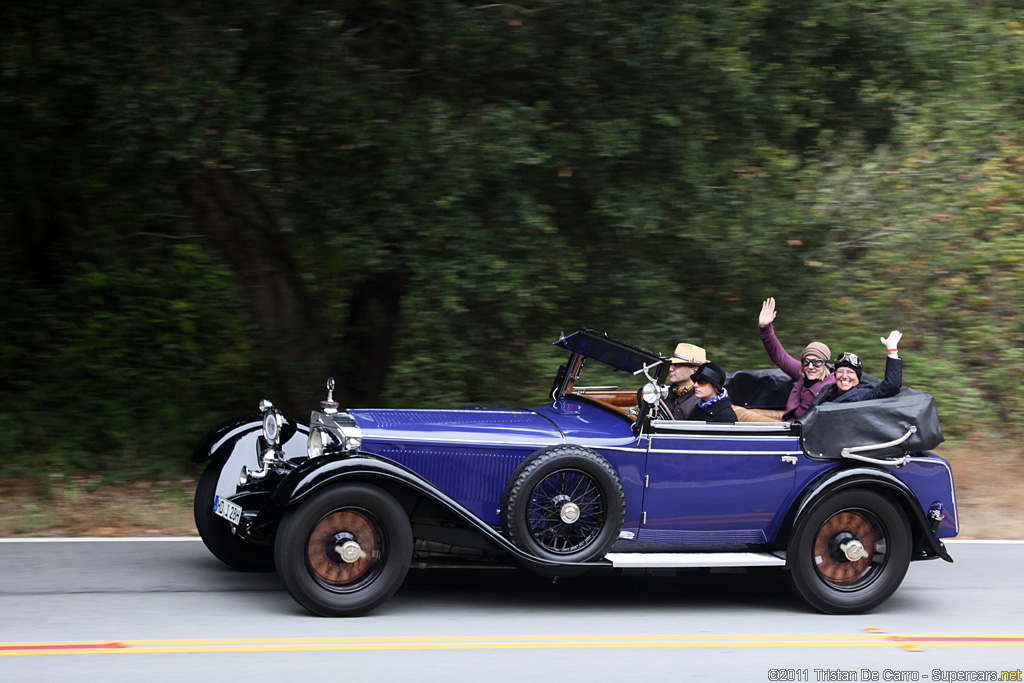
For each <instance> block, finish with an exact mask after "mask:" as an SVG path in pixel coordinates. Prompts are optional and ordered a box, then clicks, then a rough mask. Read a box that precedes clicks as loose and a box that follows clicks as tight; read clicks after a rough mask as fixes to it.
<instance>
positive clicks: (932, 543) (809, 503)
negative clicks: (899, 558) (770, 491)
mask: <svg viewBox="0 0 1024 683" xmlns="http://www.w3.org/2000/svg"><path fill="white" fill-rule="evenodd" d="M851 488H868V489H873V490H876V491H877V490H880V491H882V492H884V493H886V494H887V495H889V497H890V498H892V499H893V501H894V502H895V503H896V504H898V505H899V506H900V508H902V509H903V511H904V512H905V513H906V514H907V519H908V520H909V521H910V526H911V530H912V532H913V536H914V554H913V556H912V557H911V559H914V560H925V559H932V558H935V557H940V558H942V559H943V560H945V561H946V562H952V561H953V558H952V557H950V556H949V552H948V551H947V550H946V546H945V545H943V543H942V541H940V540H939V539H937V538H935V534H934V533H933V532H932V530H931V525H930V524H929V522H928V518H927V517H926V516H925V513H924V510H922V509H921V504H920V503H919V502H918V500H917V497H916V496H914V493H913V492H912V491H911V490H910V488H909V487H908V486H907V485H906V484H904V483H903V482H902V481H900V479H899V478H898V477H896V476H895V475H893V474H892V473H890V472H887V471H885V470H880V469H875V468H873V467H851V468H848V469H842V470H830V471H828V472H826V473H824V474H823V475H822V476H821V477H820V478H819V479H817V480H816V481H813V482H812V483H811V484H810V485H808V486H807V488H806V489H805V490H804V494H803V495H802V496H801V497H800V499H799V500H798V501H797V502H796V504H795V505H793V507H792V508H791V509H790V512H789V514H788V515H787V516H786V526H787V527H788V528H789V529H790V537H792V534H793V532H795V530H796V529H797V528H798V527H799V525H800V524H801V523H803V520H804V519H805V518H806V516H807V513H808V512H809V511H810V510H811V508H812V507H814V505H815V504H817V503H818V502H819V501H820V500H823V499H824V498H825V497H827V496H830V495H832V494H834V493H837V492H839V491H845V490H847V489H851Z"/></svg>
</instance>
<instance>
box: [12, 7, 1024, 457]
mask: <svg viewBox="0 0 1024 683" xmlns="http://www.w3.org/2000/svg"><path fill="white" fill-rule="evenodd" d="M1022 41H1024V26H1022V25H1021V23H1020V21H1019V18H1018V17H1017V10H1016V8H1015V7H1014V3H1009V2H1006V3H1004V2H983V3H974V4H972V5H971V6H970V7H965V6H963V5H962V4H960V3H955V2H951V1H948V0H940V1H939V2H924V0H909V1H908V2H902V3H895V4H888V5H879V4H878V3H874V2H867V1H866V0H829V1H827V2H826V1H824V0H821V1H818V0H812V1H811V2H806V3H800V4H794V3H786V2H780V1H778V0H757V1H753V0H751V1H749V2H738V3H711V4H708V3H695V2H684V1H671V2H666V1H665V0H658V1H657V2H655V1H653V0H651V1H640V2H630V3H621V2H613V1H611V0H596V1H595V0H591V1H589V2H583V1H582V0H564V1H562V2H548V1H537V2H527V3H525V4H519V5H503V4H474V3H465V2H458V1H454V0H440V1H439V2H431V3H417V2H404V1H400V2H395V1H390V0H388V1H385V0H376V1H370V2H331V3H324V2H313V3H306V4H304V5H303V6H302V7H301V8H296V7H295V6H293V5H292V4H287V5H286V4H284V3H281V2H278V1H276V0H253V2H250V3H247V4H246V5H244V6H241V5H239V6H237V7H234V6H225V7H211V6H209V5H208V4H202V5H200V4H198V3H192V2H167V1H158V2H151V3H146V4H145V5H144V6H127V7H124V6H120V5H116V6H115V5H113V4H111V3H107V2H100V1H98V0H96V1H90V0H86V1H85V2H77V3H69V2H54V3H50V4H49V5H48V6H47V7H46V8H45V10H44V9H38V8H34V7H33V8H29V7H27V6H25V7H22V6H20V5H17V4H16V5H14V6H12V7H5V8H4V9H3V10H0V119H2V120H3V121H4V124H5V125H4V126H3V128H2V130H0V149H2V150H3V152H4V158H5V161H6V163H5V165H4V168H3V169H2V170H0V181H2V182H0V295H2V296H3V297H4V299H5V306H4V308H3V310H2V312H0V323H2V325H3V330H4V332H5V333H4V334H3V335H0V354H2V357H3V358H4V359H5V362H6V365H7V366H8V367H9V368H10V369H11V371H10V373H9V376H7V377H5V379H6V381H5V383H4V385H3V386H2V387H0V420H3V422H2V424H0V427H3V429H0V447H5V452H9V453H13V454H14V457H15V459H21V460H23V461H29V462H31V461H33V460H35V459H39V458H45V459H46V460H47V461H48V462H49V463H51V464H53V465H58V466H74V467H79V468H99V469H103V468H109V467H115V466H117V464H118V463H119V462H121V461H123V459H124V458H125V456H127V457H129V458H132V459H133V460H139V459H141V460H142V461H152V462H161V461H166V460H173V461H175V462H180V461H182V460H184V458H185V456H186V454H187V453H188V451H189V447H190V445H191V444H192V443H194V441H195V440H196V439H197V438H198V437H199V435H200V434H201V433H202V431H203V430H204V429H205V427H207V426H209V425H211V424H214V423H216V422H217V421H218V417H220V416H223V415H225V414H230V413H233V412H248V410H250V409H251V404H252V403H253V401H255V400H256V399H257V398H259V396H260V395H261V394H263V393H264V392H265V391H266V390H267V389H268V387H269V383H270V382H269V379H268V373H267V371H266V369H267V368H268V367H269V366H270V365H271V364H273V363H277V362H282V363H284V362H288V363H291V364H296V363H299V364H301V363H302V362H303V359H302V358H292V359H280V358H276V357H274V356H273V355H271V354H268V353H266V349H267V348H269V345H268V344H267V343H266V342H267V341H268V340H265V339H261V338H260V334H261V333H260V331H259V330H260V328H259V327H258V326H257V324H256V322H255V320H254V318H253V316H252V313H251V311H250V310H249V308H248V306H247V302H246V296H245V294H246V291H247V289H246V283H245V282H239V281H237V280H236V279H235V277H234V274H233V273H231V272H230V270H229V269H228V266H227V265H226V262H225V261H224V259H223V258H222V257H221V256H220V254H219V253H218V252H217V251H216V249H214V248H213V246H212V245H211V244H210V243H209V241H208V240H207V238H206V237H205V236H204V235H203V234H201V233H200V231H199V228H198V227H197V225H196V223H195V221H194V220H193V218H192V217H190V216H187V215H184V214H185V211H184V209H183V208H182V205H181V203H180V200H179V198H178V194H177V193H178V190H177V188H178V187H179V185H180V183H181V182H182V180H183V179H185V178H187V177H189V176H192V175H194V174H197V173H199V172H201V171H202V170H203V169H210V168H231V169H234V170H235V171H236V172H237V173H238V174H239V175H240V176H241V177H243V178H244V179H245V180H246V182H247V183H248V185H249V187H250V188H251V189H252V191H253V192H254V193H255V194H256V195H257V196H258V197H259V198H260V199H261V201H262V202H263V204H264V205H265V206H266V207H267V209H268V211H269V212H270V213H272V214H273V216H274V219H275V221H276V223H277V224H279V225H280V227H281V235H280V237H279V239H280V241H281V245H282V249H285V248H286V249H288V250H290V251H291V252H292V253H293V254H294V256H295V260H296V263H297V264H298V268H299V269H300V270H301V276H302V281H303V282H304V283H305V285H306V286H307V289H308V293H309V295H310V296H311V297H312V299H313V300H314V301H315V304H316V305H317V306H318V308H320V309H321V310H322V311H323V314H324V317H325V318H326V323H327V329H328V330H330V331H329V332H327V333H324V334H323V337H322V338H321V339H318V340H317V342H318V343H319V344H321V345H323V346H324V347H327V348H331V349H337V350H338V354H337V362H338V363H339V364H341V365H342V366H343V367H344V366H351V365H355V364H359V363H361V362H365V361H364V359H365V357H366V352H367V351H368V349H360V348H350V344H349V341H350V340H351V338H352V335H351V334H350V331H349V330H348V329H346V324H347V321H348V320H349V316H350V314H351V313H352V309H353V306H354V304H357V303H359V302H357V301H356V302H354V301H353V298H352V297H353V296H355V295H356V293H359V292H362V291H363V290H362V289H360V286H361V284H363V283H365V282H367V281H372V279H371V278H372V277H374V276H379V275H381V274H384V275H387V276H389V277H390V276H392V275H393V274H395V275H396V276H401V277H403V278H407V286H406V290H405V293H404V296H403V298H402V301H401V308H400V313H399V318H398V323H399V325H398V331H397V336H396V338H395V339H394V349H393V351H394V354H393V357H394V362H393V364H392V367H391V369H390V374H389V382H388V386H387V389H386V390H385V391H384V393H383V395H382V396H379V397H377V398H378V399H379V400H380V401H381V402H384V403H386V404H390V405H458V404H461V403H492V404H498V405H509V404H518V403H530V402H534V401H539V400H542V399H543V396H544V395H545V394H546V392H547V389H548V386H549V384H550V380H551V377H552V375H553V373H554V370H555V368H556V367H557V365H558V364H559V363H560V362H561V356H560V354H556V353H554V352H553V350H552V349H551V348H550V347H549V346H548V342H549V341H553V340H554V338H555V336H556V334H557V332H558V331H559V330H560V329H564V330H570V329H573V328H575V327H577V326H579V325H586V326H590V327H595V328H601V329H607V330H608V331H609V332H610V333H612V334H613V335H615V336H618V337H621V338H623V339H626V340H629V341H634V342H636V343H640V344H642V345H644V346H647V347H650V348H653V349H655V350H662V351H666V350H669V349H671V348H672V346H674V344H675V343H676V342H678V341H681V340H684V339H685V340H688V341H693V342H696V343H700V344H703V345H704V346H706V347H707V348H708V349H709V350H710V351H711V352H712V353H713V355H714V357H715V358H716V360H720V361H721V362H723V364H725V365H726V366H727V367H750V366H755V365H763V364H764V362H765V358H764V353H763V350H762V349H761V348H760V344H759V343H758V341H757V337H756V331H755V329H756V328H755V320H756V316H757V311H758V307H759V305H760V301H761V299H763V298H764V297H766V296H769V295H774V296H776V297H777V298H778V300H779V303H780V311H781V313H780V320H779V325H778V327H779V333H780V336H781V337H782V338H783V340H784V341H785V342H786V344H787V345H788V346H790V347H791V348H794V349H795V348H799V347H800V346H802V345H803V344H804V343H806V341H807V340H809V339H811V338H820V339H823V340H825V341H827V342H828V343H829V344H830V345H831V346H832V347H833V348H834V349H837V348H847V347H848V348H853V349H857V350H860V351H861V352H863V353H864V354H865V355H866V356H867V357H869V358H870V357H871V356H870V353H869V352H870V351H871V350H872V349H874V350H875V351H878V352H879V362H880V359H881V350H880V349H878V348H877V347H875V346H874V345H875V344H877V343H878V342H877V341H876V340H877V338H878V336H879V335H880V334H885V333H886V332H887V331H888V329H890V328H892V327H899V328H900V329H903V330H904V332H905V333H906V340H905V343H904V349H905V356H906V358H907V382H908V383H909V384H912V385H915V386H921V387H922V388H925V389H927V390H931V391H934V392H935V393H936V394H937V395H938V396H939V398H940V401H939V404H940V408H941V410H942V412H943V419H944V422H945V423H946V425H947V429H952V430H957V429H966V428H967V426H968V425H969V424H971V423H972V422H974V421H980V422H979V423H980V424H984V423H985V422H986V421H988V422H992V423H994V422H997V421H1001V420H1005V419H1006V417H1008V416H1009V415H1012V414H1015V412H1016V411H1017V410H1019V409H1020V408H1021V407H1024V394H1022V391H1021V389H1020V387H1021V386H1022V382H1021V379H1024V378H1021V377H1020V372H1021V371H1020V368H1021V367H1022V365H1021V363H1020V359H1021V355H1024V343H1022V337H1024V331H1022V330H1021V327H1020V322H1019V321H1020V319H1021V316H1020V313H1021V310H1022V303H1024V302H1022V301H1021V295H1020V294H1019V292H1020V291H1021V286H1020V285H1021V278H1022V274H1021V270H1020V269H1021V263H1022V261H1024V258H1022V257H1024V254H1022V251H1021V250H1022V241H1021V238H1020V237H1019V232H1020V231H1019V228H1018V227H1017V226H1018V225H1019V223H1020V217H1021V211H1022V207H1024V196H1022V194H1021V192H1022V191H1021V189H1020V188H1021V187H1022V184H1021V180H1022V178H1021V166H1022V163H1024V162H1021V158H1022V157H1024V154H1022V153H1021V148H1022V145H1024V137H1022V135H1021V114H1020V112H1021V111H1022V109H1021V104H1022V103H1024V102H1022V98H1024V67H1022V66H1021V63H1020V60H1019V59H1017V55H1019V54H1020V50H1021V47H1022ZM243 246H246V245H240V248H241V247H243ZM368 296H372V292H371V293H370V294H369V295H368ZM311 334H312V332H311ZM870 369H871V368H869V370H870ZM334 372H335V374H339V372H340V371H339V370H337V369H336V370H334ZM58 411H59V412H61V413H67V412H72V413H73V414H74V415H75V416H76V417H78V418H79V419H78V420H76V422H78V423H79V424H85V425H87V427H86V428H84V429H78V430H68V429H66V428H55V427H53V426H52V425H53V424H55V423H54V421H53V417H54V413H55V412H58ZM82 416H87V419H86V420H81V417H82Z"/></svg>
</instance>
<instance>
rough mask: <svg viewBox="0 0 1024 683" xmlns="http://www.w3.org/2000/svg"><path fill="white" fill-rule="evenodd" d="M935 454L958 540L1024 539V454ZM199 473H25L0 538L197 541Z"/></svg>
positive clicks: (946, 448)
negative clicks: (953, 490) (948, 481)
mask: <svg viewBox="0 0 1024 683" xmlns="http://www.w3.org/2000/svg"><path fill="white" fill-rule="evenodd" d="M936 452H937V453H938V454H939V455H941V456H943V457H945V458H946V459H947V460H949V461H950V463H951V464H952V467H953V476H954V479H955V481H956V486H957V505H958V508H959V513H960V536H959V537H960V538H978V539H984V538H1010V539H1024V495H1022V493H1024V490H1022V489H1024V446H1022V445H1021V444H1020V443H1015V442H1011V441H1003V440H993V439H980V438H964V439H958V440H951V441H948V442H946V443H944V444H942V446H940V447H939V448H938V449H937V451H936ZM199 473H200V472H199V469H194V470H192V469H190V470H182V471H180V472H166V471H161V472H159V473H157V474H154V472H153V471H152V470H139V471H134V472H133V471H132V470H130V469H127V470H122V471H118V472H106V473H102V474H89V475H83V474H74V475H66V474H63V473H60V472H35V473H30V472H26V471H25V470H24V469H22V470H21V471H19V472H17V473H15V475H14V476H12V477H10V478H8V479H5V480H4V481H0V501H3V502H2V504H0V537H12V536H14V537H18V536H22V537H26V536H40V537H63V536H69V537H74V536H195V535H197V534H196V529H195V523H194V522H193V520H192V497H193V494H194V492H195V487H196V483H197V481H198V479H199Z"/></svg>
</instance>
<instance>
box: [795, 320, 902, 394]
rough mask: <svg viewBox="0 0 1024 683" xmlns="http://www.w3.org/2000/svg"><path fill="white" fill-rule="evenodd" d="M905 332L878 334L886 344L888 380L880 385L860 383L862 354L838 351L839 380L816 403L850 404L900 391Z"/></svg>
mask: <svg viewBox="0 0 1024 683" xmlns="http://www.w3.org/2000/svg"><path fill="white" fill-rule="evenodd" d="M902 338H903V333H902V332H900V331H899V330H893V331H892V332H890V333H889V336H888V337H879V338H878V339H879V341H881V342H882V343H883V344H884V345H885V350H886V351H887V355H886V357H885V379H883V380H882V381H881V382H879V383H878V384H867V383H866V382H861V381H860V380H861V374H862V372H863V370H864V363H863V362H862V361H861V359H860V356H858V355H857V354H856V353H850V352H849V351H847V352H845V353H841V354H839V357H838V358H836V371H835V375H836V383H835V385H833V386H830V387H828V389H826V390H825V391H822V392H821V393H820V394H819V395H818V398H816V399H815V400H814V405H819V404H821V403H826V402H828V401H834V402H835V403H849V402H851V401H867V400H869V399H872V398H888V397H889V396H895V395H896V394H898V393H900V387H901V386H903V359H902V358H900V357H899V348H898V346H899V343H900V339H902Z"/></svg>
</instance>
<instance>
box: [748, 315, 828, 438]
mask: <svg viewBox="0 0 1024 683" xmlns="http://www.w3.org/2000/svg"><path fill="white" fill-rule="evenodd" d="M760 330H761V343H763V344H764V348H765V350H766V351H767V352H768V357H769V358H771V359H772V362H773V363H775V365H777V366H778V367H779V369H780V370H782V371H783V372H784V373H786V374H787V375H789V376H790V377H792V378H793V379H795V380H796V383H795V384H793V390H792V391H790V392H789V398H788V399H786V410H785V412H784V413H782V419H783V420H785V421H787V422H791V421H793V420H798V419H800V418H801V417H803V415H804V413H806V412H807V410H808V409H809V408H810V407H811V404H812V403H814V399H816V398H817V397H818V394H820V393H821V390H822V389H824V388H825V387H827V386H828V385H829V384H835V382H836V376H835V374H833V373H829V374H828V376H827V377H825V379H820V380H818V381H817V382H813V383H811V384H808V383H807V378H806V377H804V375H803V373H801V372H800V370H801V365H800V360H799V359H797V358H793V356H791V355H789V354H788V353H786V349H784V348H782V343H781V342H780V341H779V338H778V337H776V336H775V326H774V325H771V324H769V325H768V326H767V327H761V328H760Z"/></svg>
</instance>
